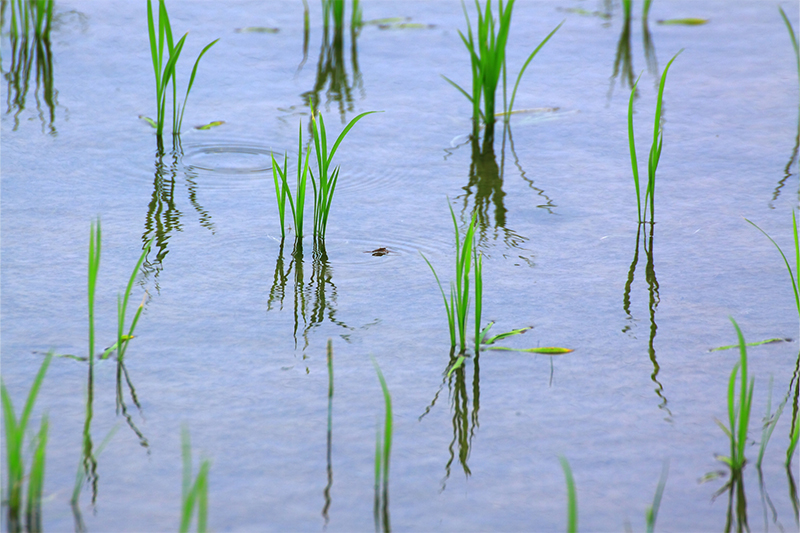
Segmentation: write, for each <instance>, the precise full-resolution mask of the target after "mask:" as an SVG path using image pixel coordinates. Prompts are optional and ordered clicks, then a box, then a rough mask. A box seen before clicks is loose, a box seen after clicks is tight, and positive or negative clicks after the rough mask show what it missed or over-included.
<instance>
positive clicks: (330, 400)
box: [322, 339, 333, 526]
mask: <svg viewBox="0 0 800 533" xmlns="http://www.w3.org/2000/svg"><path fill="white" fill-rule="evenodd" d="M327 362H328V431H327V446H326V454H325V459H326V469H325V470H326V472H327V474H328V484H327V485H325V490H323V491H322V494H323V496H324V498H325V504H324V505H323V506H322V517H323V518H324V519H325V526H327V525H328V522H329V521H330V517H329V516H328V510H329V509H330V508H331V487H333V466H332V464H331V446H332V444H333V344H332V343H331V340H330V339H328V350H327Z"/></svg>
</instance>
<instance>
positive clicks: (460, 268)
mask: <svg viewBox="0 0 800 533" xmlns="http://www.w3.org/2000/svg"><path fill="white" fill-rule="evenodd" d="M450 216H451V217H452V219H453V228H454V230H455V238H456V272H455V274H456V279H455V282H452V281H451V282H450V301H449V303H448V300H447V296H445V293H444V287H442V282H441V281H439V276H438V275H437V274H436V270H435V269H434V268H433V265H432V264H431V262H430V261H428V258H427V257H425V256H424V255H422V258H423V259H425V262H426V263H428V266H429V267H430V268H431V270H432V271H433V275H434V277H435V278H436V282H437V283H438V284H439V290H440V291H441V292H442V299H443V300H444V306H445V309H446V311H447V322H448V325H449V327H450V346H451V347H452V348H455V346H456V329H458V338H459V354H460V355H463V354H464V353H465V352H466V349H467V340H466V338H467V337H466V335H467V318H468V315H469V271H470V269H471V268H472V255H473V251H472V248H473V241H474V238H475V221H476V217H477V213H476V212H473V213H472V220H471V221H470V223H469V226H468V227H467V231H466V233H465V235H464V241H463V242H462V241H461V236H460V234H459V231H458V221H457V220H456V215H455V213H454V212H453V207H452V206H450ZM480 291H481V295H482V294H483V286H482V283H481V287H480Z"/></svg>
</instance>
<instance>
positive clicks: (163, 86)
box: [147, 0, 219, 139]
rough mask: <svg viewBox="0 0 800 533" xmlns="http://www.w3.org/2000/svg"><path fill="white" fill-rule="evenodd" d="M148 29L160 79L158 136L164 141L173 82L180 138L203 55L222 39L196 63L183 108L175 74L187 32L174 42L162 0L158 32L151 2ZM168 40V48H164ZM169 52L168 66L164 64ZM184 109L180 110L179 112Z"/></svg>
mask: <svg viewBox="0 0 800 533" xmlns="http://www.w3.org/2000/svg"><path fill="white" fill-rule="evenodd" d="M147 30H148V33H149V35H150V54H151V56H152V60H153V71H154V72H155V76H156V110H157V111H156V112H157V114H156V120H155V122H156V135H157V136H158V137H159V139H160V138H161V136H162V135H163V133H164V118H165V114H166V106H167V86H168V85H169V84H170V82H171V83H172V134H173V135H180V133H181V124H182V123H183V113H184V111H186V102H187V101H188V100H189V93H190V92H191V90H192V85H193V84H194V78H195V76H196V75H197V67H198V65H199V64H200V59H202V57H203V55H204V54H205V53H206V52H207V51H208V50H209V49H210V48H211V47H212V46H214V45H215V44H216V43H217V41H219V39H216V40H214V41H212V42H210V43H208V44H207V45H206V47H205V48H203V51H202V52H200V55H199V56H197V60H196V61H195V62H194V68H192V75H191V76H190V78H189V85H188V86H187V88H186V96H185V97H184V99H183V105H182V106H179V104H178V87H177V77H176V73H175V68H176V65H177V64H178V58H179V57H180V55H181V51H182V50H183V45H184V42H185V41H186V36H187V35H189V32H186V33H185V34H184V35H183V37H181V38H180V40H179V41H178V42H177V43H174V41H173V38H172V25H171V24H170V22H169V15H168V14H167V5H166V3H165V0H158V31H157V32H156V24H155V17H154V16H153V6H152V2H151V0H147ZM165 39H166V48H165V46H164V44H165ZM165 50H166V63H164V59H165V54H164V51H165ZM179 107H180V111H179Z"/></svg>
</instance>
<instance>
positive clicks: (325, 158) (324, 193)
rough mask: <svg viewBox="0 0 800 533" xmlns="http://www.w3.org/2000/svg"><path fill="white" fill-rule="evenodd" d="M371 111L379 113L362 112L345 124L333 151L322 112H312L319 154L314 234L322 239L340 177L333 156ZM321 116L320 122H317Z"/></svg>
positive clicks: (317, 153) (313, 129)
mask: <svg viewBox="0 0 800 533" xmlns="http://www.w3.org/2000/svg"><path fill="white" fill-rule="evenodd" d="M370 113H377V111H367V112H366V113H361V114H360V115H358V116H357V117H355V118H354V119H353V120H351V121H350V123H349V124H347V126H345V128H344V130H342V133H340V134H339V137H337V139H336V142H335V143H333V147H332V148H331V151H330V152H328V140H327V132H326V131H325V121H324V120H323V119H322V113H319V115H318V116H315V114H314V112H313V109H312V113H311V131H312V134H313V137H314V150H315V154H316V156H317V168H318V173H317V176H314V173H313V172H311V185H313V187H314V236H315V237H316V238H317V239H318V240H320V241H324V240H325V231H326V228H327V225H328V216H329V215H330V211H331V204H332V203H333V193H334V191H335V190H336V182H337V180H338V179H339V167H334V168H332V169H331V162H332V161H333V156H334V155H335V154H336V149H337V148H339V145H340V144H341V142H342V141H343V140H344V137H345V135H347V133H348V132H349V131H350V130H351V129H352V128H353V126H355V125H356V122H358V121H359V120H361V119H362V118H363V117H365V116H367V115H369V114H370ZM317 118H319V124H317Z"/></svg>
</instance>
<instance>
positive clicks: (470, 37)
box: [444, 0, 563, 138]
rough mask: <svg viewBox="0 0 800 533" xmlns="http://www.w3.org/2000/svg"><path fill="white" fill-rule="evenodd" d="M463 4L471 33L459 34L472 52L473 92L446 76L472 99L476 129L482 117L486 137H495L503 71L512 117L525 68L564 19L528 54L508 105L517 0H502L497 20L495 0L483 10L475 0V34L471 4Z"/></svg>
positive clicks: (505, 110)
mask: <svg viewBox="0 0 800 533" xmlns="http://www.w3.org/2000/svg"><path fill="white" fill-rule="evenodd" d="M461 5H462V8H463V9H464V17H465V18H466V19H467V36H466V37H465V36H464V34H463V33H462V32H461V31H460V30H459V32H458V34H459V35H460V36H461V40H462V42H463V43H464V46H465V47H466V48H467V50H468V51H469V54H470V63H471V68H472V94H471V95H470V93H468V92H467V91H465V90H464V89H463V88H461V87H460V86H459V85H458V84H457V83H455V82H453V81H452V80H450V79H449V78H447V77H444V79H445V80H447V81H448V82H449V83H450V84H451V85H453V86H454V87H455V88H456V89H458V91H459V92H460V93H461V94H463V95H464V96H465V97H466V98H467V100H469V101H470V102H471V103H472V120H473V127H474V128H475V131H477V128H478V123H479V121H481V120H482V121H483V123H484V124H485V125H486V138H492V137H493V136H494V121H495V93H496V92H497V85H498V83H499V82H500V76H501V74H502V76H503V100H504V101H503V111H504V113H505V119H506V120H508V118H509V116H510V114H511V112H512V111H513V107H514V98H515V96H516V93H517V88H518V87H519V82H520V80H521V79H522V75H523V74H524V73H525V69H526V68H527V67H528V64H529V63H530V62H531V60H533V58H534V57H535V56H536V54H537V53H538V52H539V50H540V49H541V48H542V47H543V46H544V45H545V43H546V42H547V41H548V40H550V37H552V36H553V34H554V33H555V32H556V31H558V29H559V28H560V27H561V24H563V22H562V23H561V24H559V25H558V26H556V28H555V29H554V30H553V31H552V32H550V34H549V35H548V36H547V37H545V38H544V40H543V41H542V42H541V43H540V44H539V46H537V47H536V49H535V50H534V51H533V52H532V53H531V54H530V55H529V56H528V59H527V60H526V61H525V64H524V65H523V66H522V69H521V70H520V72H519V74H518V75H517V81H516V83H515V84H514V90H513V91H512V93H511V102H510V104H509V105H508V107H506V105H505V82H506V76H505V68H506V43H507V42H508V31H509V29H510V27H511V14H512V11H513V9H514V0H509V2H508V4H507V5H506V6H505V7H504V6H503V1H502V0H499V1H498V18H497V20H495V18H494V14H493V12H492V2H491V0H487V2H486V9H485V10H484V11H483V12H482V8H481V5H480V3H479V1H478V0H475V7H476V9H477V12H478V23H477V28H476V33H475V34H473V32H472V24H471V22H470V20H469V14H468V13H467V7H466V5H464V3H463V1H462V4H461ZM481 97H483V109H481Z"/></svg>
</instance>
